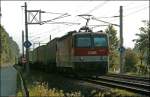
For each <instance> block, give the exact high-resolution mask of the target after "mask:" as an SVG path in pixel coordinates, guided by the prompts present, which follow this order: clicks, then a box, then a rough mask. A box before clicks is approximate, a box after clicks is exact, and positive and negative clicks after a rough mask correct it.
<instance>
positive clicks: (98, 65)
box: [29, 27, 109, 75]
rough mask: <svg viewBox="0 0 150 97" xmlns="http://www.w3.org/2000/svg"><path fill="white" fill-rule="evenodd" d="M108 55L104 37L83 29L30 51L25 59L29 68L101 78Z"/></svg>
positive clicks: (106, 69)
mask: <svg viewBox="0 0 150 97" xmlns="http://www.w3.org/2000/svg"><path fill="white" fill-rule="evenodd" d="M108 55H109V46H108V36H107V34H106V33H103V32H92V30H90V29H89V28H88V27H84V28H81V29H80V30H79V31H71V32H68V34H66V35H64V36H62V37H60V38H55V39H53V40H51V41H49V42H48V43H47V44H46V45H42V46H39V47H37V48H36V49H34V50H33V51H30V54H29V56H30V57H29V59H30V63H31V64H30V66H31V67H32V68H40V69H43V70H46V71H51V72H54V71H60V72H65V73H74V74H86V75H101V74H106V73H107V72H108V58H109V56H108Z"/></svg>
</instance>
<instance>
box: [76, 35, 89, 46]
mask: <svg viewBox="0 0 150 97" xmlns="http://www.w3.org/2000/svg"><path fill="white" fill-rule="evenodd" d="M76 46H77V47H91V38H90V37H78V38H77V42H76Z"/></svg>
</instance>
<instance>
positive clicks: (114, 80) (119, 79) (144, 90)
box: [81, 75, 150, 96]
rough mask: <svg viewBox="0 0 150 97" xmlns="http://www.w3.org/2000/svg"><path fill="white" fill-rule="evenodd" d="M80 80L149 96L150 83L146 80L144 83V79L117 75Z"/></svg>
mask: <svg viewBox="0 0 150 97" xmlns="http://www.w3.org/2000/svg"><path fill="white" fill-rule="evenodd" d="M81 80H84V81H87V82H90V83H94V84H98V85H102V86H106V87H111V88H121V89H125V90H129V91H132V92H135V93H138V94H142V95H146V96H149V95H150V83H149V82H148V80H146V81H145V79H144V78H143V79H142V78H140V80H139V78H135V77H131V76H130V77H129V76H125V77H123V76H117V75H113V76H112V75H105V76H99V77H88V78H81Z"/></svg>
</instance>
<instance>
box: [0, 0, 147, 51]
mask: <svg viewBox="0 0 150 97" xmlns="http://www.w3.org/2000/svg"><path fill="white" fill-rule="evenodd" d="M23 5H24V1H1V13H2V17H1V24H2V25H3V26H4V28H5V29H6V31H7V32H8V33H9V35H10V36H11V37H13V39H14V40H15V41H16V42H17V43H18V45H19V47H20V49H21V40H22V35H21V34H22V30H24V8H23V7H21V6H23ZM27 6H28V10H40V9H41V10H42V11H46V12H47V13H42V21H46V20H48V19H53V18H55V17H58V16H60V14H51V13H50V12H53V13H68V14H69V15H71V16H68V17H64V18H61V19H57V20H55V21H56V22H73V23H81V24H80V25H76V24H74V25H64V24H43V25H29V26H28V27H29V40H30V41H31V42H32V43H33V42H39V41H40V42H41V43H47V42H48V41H49V35H52V39H53V38H55V37H60V36H62V35H64V34H66V33H67V32H68V31H71V30H78V29H79V28H80V27H82V26H84V25H85V23H86V22H85V20H84V19H83V18H81V17H79V16H77V15H79V14H91V15H93V16H95V17H97V18H99V19H101V20H104V21H109V22H111V23H115V24H119V18H103V17H111V16H118V15H119V6H123V15H124V17H123V37H124V46H125V47H131V48H133V47H134V42H132V40H133V39H135V38H137V37H136V36H135V34H136V33H140V31H139V28H140V27H141V26H143V23H142V22H141V21H142V20H149V1H27ZM89 25H106V24H105V23H102V22H98V21H94V20H90V22H89ZM105 29H106V27H105V26H102V27H97V28H95V29H93V30H94V31H97V30H105ZM115 29H116V30H117V32H118V34H117V36H118V38H119V28H118V27H115Z"/></svg>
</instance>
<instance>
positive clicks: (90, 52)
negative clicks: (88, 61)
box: [88, 51, 97, 55]
mask: <svg viewBox="0 0 150 97" xmlns="http://www.w3.org/2000/svg"><path fill="white" fill-rule="evenodd" d="M88 54H89V55H94V54H97V52H96V51H88Z"/></svg>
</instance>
